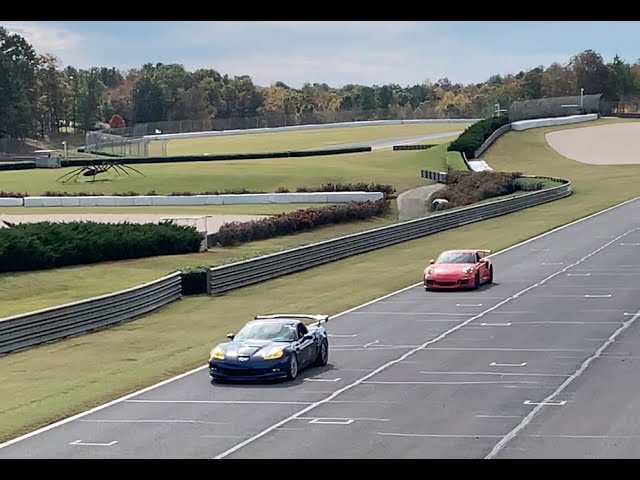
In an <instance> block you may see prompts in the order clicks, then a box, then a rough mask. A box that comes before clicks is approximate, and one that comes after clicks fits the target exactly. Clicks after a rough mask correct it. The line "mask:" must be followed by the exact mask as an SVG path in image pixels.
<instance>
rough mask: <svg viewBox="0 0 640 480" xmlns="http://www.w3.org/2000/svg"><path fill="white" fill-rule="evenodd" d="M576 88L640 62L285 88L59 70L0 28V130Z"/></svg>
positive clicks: (466, 103) (594, 85)
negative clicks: (465, 79) (463, 79)
mask: <svg viewBox="0 0 640 480" xmlns="http://www.w3.org/2000/svg"><path fill="white" fill-rule="evenodd" d="M581 88H584V93H585V94H591V93H602V94H604V97H605V98H607V99H609V100H614V101H615V100H625V99H630V98H635V97H637V96H640V59H638V60H636V61H635V63H628V62H627V61H625V60H623V59H621V58H620V57H619V56H616V57H615V58H614V59H613V60H612V61H611V62H609V63H606V62H605V61H604V60H603V58H602V56H601V55H600V54H598V53H597V52H595V51H593V50H585V51H583V52H581V53H578V54H576V55H574V56H573V57H571V58H570V59H568V62H567V63H566V64H560V63H552V64H551V65H549V66H547V67H545V66H539V67H537V68H534V69H532V70H529V71H526V72H525V71H521V72H519V73H518V74H515V75H513V74H508V75H500V74H496V75H493V76H491V77H489V78H488V79H487V80H486V81H484V82H481V83H477V84H468V85H463V84H460V83H452V82H451V81H450V80H449V79H448V78H442V79H439V80H437V81H435V82H431V81H425V82H423V83H420V84H416V85H413V86H404V87H403V86H401V85H397V84H388V85H382V86H378V85H373V86H369V85H346V86H344V87H342V88H333V87H331V86H329V85H327V84H324V83H323V84H318V83H307V84H305V85H304V86H303V87H302V88H292V87H290V86H288V85H286V84H285V83H283V82H276V83H274V84H272V85H269V86H260V85H256V84H255V83H254V82H253V80H252V79H251V77H250V76H249V75H241V76H229V75H227V74H222V73H220V72H218V71H217V70H215V69H204V68H201V69H197V70H195V71H188V70H186V69H185V68H184V66H182V65H180V64H162V63H157V64H151V63H147V64H144V65H142V67H141V68H137V69H131V70H129V71H119V70H118V69H116V68H113V67H98V66H96V67H92V68H89V69H77V68H74V67H72V66H67V67H65V68H62V67H61V63H60V60H59V59H57V58H56V57H55V56H53V55H50V54H48V53H38V52H36V51H35V50H34V48H33V46H32V45H30V44H29V42H27V41H26V40H25V39H24V38H23V37H21V36H20V35H18V34H12V33H10V32H9V31H8V30H7V29H5V28H4V27H1V26H0V137H14V138H25V137H28V138H38V137H44V136H45V135H50V134H52V133H60V132H72V131H82V132H84V131H88V130H93V129H96V128H105V127H108V126H109V125H108V122H109V120H111V119H112V118H118V119H122V120H124V123H125V124H126V126H133V125H134V124H139V123H146V122H163V121H182V120H206V119H224V118H234V117H240V118H242V117H256V116H264V115H269V114H280V115H282V114H285V115H291V116H296V115H298V116H301V115H305V114H310V113H314V114H318V113H324V112H341V111H363V112H371V115H369V117H370V118H375V117H376V115H384V116H386V117H387V118H411V117H414V118H415V117H422V118H477V117H483V116H488V115H490V114H491V113H492V111H493V110H494V108H495V105H496V104H500V105H501V106H503V108H504V107H506V106H507V105H509V104H510V103H511V102H513V101H516V100H526V99H534V98H543V97H555V96H564V95H579V94H580V89H581ZM114 115H115V117H114ZM118 126H122V125H121V124H120V125H118Z"/></svg>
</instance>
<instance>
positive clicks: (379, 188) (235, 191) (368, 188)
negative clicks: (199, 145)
mask: <svg viewBox="0 0 640 480" xmlns="http://www.w3.org/2000/svg"><path fill="white" fill-rule="evenodd" d="M295 191H296V192H382V193H383V194H384V195H385V196H387V197H389V196H391V195H393V194H394V193H395V192H396V189H395V188H394V187H393V186H392V185H386V184H378V183H370V184H368V183H364V182H362V183H323V184H322V185H320V186H319V187H306V186H302V187H297V188H296V190H295ZM251 193H269V192H262V191H251V190H247V189H245V188H231V189H225V190H212V191H206V192H171V193H168V194H163V193H158V192H156V191H155V190H151V191H150V192H147V193H144V194H142V193H138V192H115V193H111V194H105V193H100V192H64V191H63V192H60V191H55V190H47V191H46V192H44V193H42V194H40V195H37V196H39V197H104V196H107V195H110V196H114V197H138V196H141V195H145V196H158V195H168V196H171V197H179V196H194V195H246V194H251ZM275 193H289V190H288V189H287V188H286V187H278V188H277V189H276V191H275ZM29 196H30V195H29V194H28V193H27V192H25V193H20V192H5V191H0V198H24V197H29Z"/></svg>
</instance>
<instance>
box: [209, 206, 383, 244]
mask: <svg viewBox="0 0 640 480" xmlns="http://www.w3.org/2000/svg"><path fill="white" fill-rule="evenodd" d="M387 209H388V203H387V200H386V199H380V200H376V201H375V202H372V201H366V202H348V203H342V204H337V205H330V206H327V207H321V208H309V209H301V210H296V211H294V212H290V213H282V214H280V215H274V216H271V217H267V218H264V219H261V220H253V221H250V222H231V223H226V224H224V225H222V227H220V229H219V230H218V232H217V233H216V234H215V236H210V238H209V242H208V243H209V244H210V245H211V244H212V243H213V241H216V242H217V243H220V245H222V246H224V247H226V246H231V245H236V244H238V243H244V242H251V241H254V240H262V239H265V238H272V237H278V236H283V235H290V234H292V233H296V232H301V231H305V230H311V229H314V228H317V227H320V226H322V225H329V224H336V223H345V222H352V221H355V220H365V219H368V218H371V217H375V216H381V215H384V214H385V213H386V212H387Z"/></svg>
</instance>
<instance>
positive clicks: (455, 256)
mask: <svg viewBox="0 0 640 480" xmlns="http://www.w3.org/2000/svg"><path fill="white" fill-rule="evenodd" d="M436 263H476V256H475V254H473V253H470V252H444V253H442V254H441V255H440V256H439V257H438V259H437V260H436Z"/></svg>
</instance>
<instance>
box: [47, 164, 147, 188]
mask: <svg viewBox="0 0 640 480" xmlns="http://www.w3.org/2000/svg"><path fill="white" fill-rule="evenodd" d="M109 170H113V171H115V172H116V174H117V175H120V172H123V173H125V174H127V175H131V174H130V173H129V170H133V171H134V172H136V173H138V174H140V175H142V176H143V177H144V174H143V173H142V172H140V171H139V170H136V169H135V168H133V167H131V166H129V165H124V164H123V163H121V162H118V161H117V160H104V161H102V162H91V163H90V164H89V165H83V166H82V167H78V168H75V169H73V170H72V171H70V172H67V173H65V174H64V175H62V176H60V177H58V178H57V179H56V182H60V183H67V182H69V181H71V180H75V181H78V177H79V176H81V175H82V176H83V177H91V182H92V183H93V182H95V180H96V175H100V174H102V173H107V172H108V171H109Z"/></svg>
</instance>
